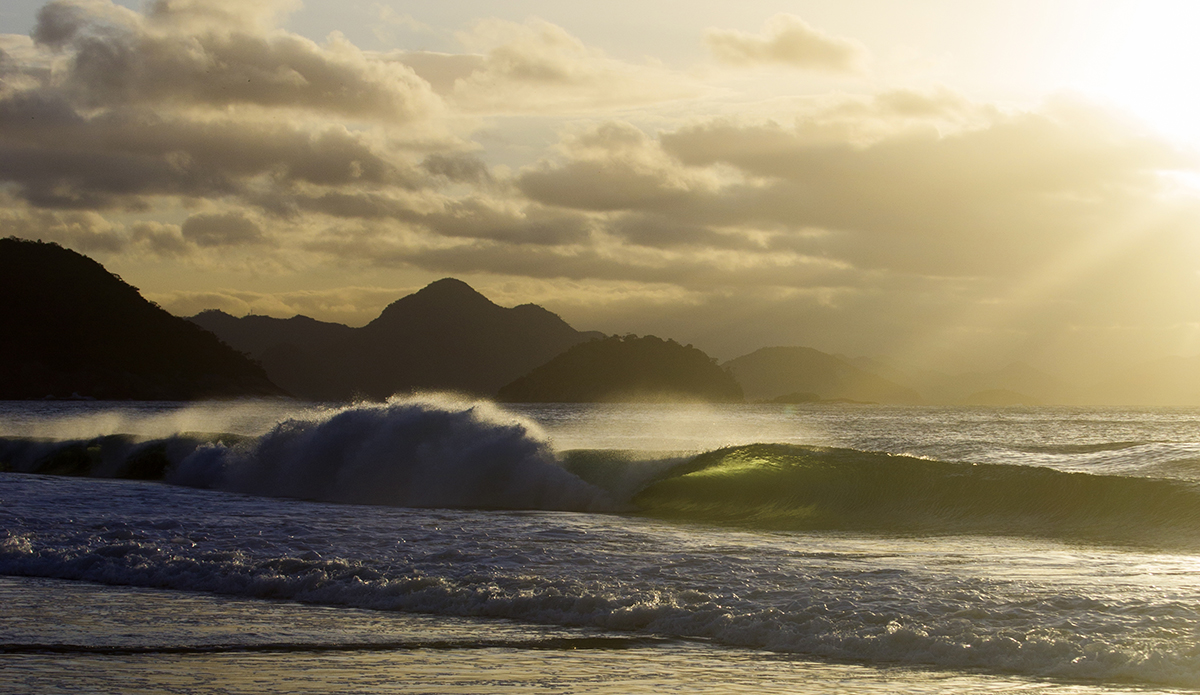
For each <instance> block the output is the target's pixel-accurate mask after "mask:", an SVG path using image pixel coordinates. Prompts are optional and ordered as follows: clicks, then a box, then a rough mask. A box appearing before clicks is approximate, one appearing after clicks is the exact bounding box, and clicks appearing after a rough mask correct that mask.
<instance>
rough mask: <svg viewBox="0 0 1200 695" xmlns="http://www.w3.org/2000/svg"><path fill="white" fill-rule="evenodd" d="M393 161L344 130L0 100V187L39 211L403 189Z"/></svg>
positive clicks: (54, 100)
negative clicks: (298, 189) (293, 189)
mask: <svg viewBox="0 0 1200 695" xmlns="http://www.w3.org/2000/svg"><path fill="white" fill-rule="evenodd" d="M390 159H391V158H390V157H388V156H387V155H386V154H384V153H383V152H381V151H380V149H379V148H378V147H377V146H376V145H375V144H373V143H372V142H371V141H370V139H369V138H368V137H367V136H365V135H363V134H356V133H351V132H350V131H348V130H346V129H345V128H344V127H341V126H319V127H316V128H314V127H311V126H301V125H299V124H291V123H289V122H287V121H284V122H271V121H269V120H258V119H245V118H243V119H234V118H229V117H216V118H213V119H203V120H193V119H188V118H179V117H172V116H171V115H170V113H169V112H168V113H166V114H156V113H151V112H148V111H142V110H126V109H112V110H108V111H103V112H100V113H97V114H94V115H84V114H83V113H80V112H79V111H76V109H75V108H74V107H73V106H72V105H71V104H70V103H69V102H67V101H66V100H64V99H63V98H62V97H61V95H57V94H55V93H54V92H53V91H26V92H21V93H18V94H14V95H12V96H10V97H8V98H0V181H7V182H11V183H14V184H16V185H17V186H18V188H19V190H20V191H21V195H22V196H23V197H24V198H25V199H26V200H28V201H29V202H31V203H33V204H35V205H38V206H41V207H50V208H84V209H104V208H113V207H130V206H133V207H139V206H140V207H145V206H146V205H147V204H148V202H147V201H146V200H141V198H142V197H147V196H150V197H153V196H201V197H221V196H231V195H239V194H243V193H245V192H247V191H248V190H250V189H252V188H254V187H258V186H262V185H271V184H272V183H273V184H274V185H278V186H289V185H292V184H297V183H308V184H313V185H320V186H339V185H372V184H374V185H401V186H404V185H415V181H416V180H417V179H419V178H421V177H420V176H419V175H416V174H415V173H414V172H413V171H411V170H409V169H407V168H406V167H399V166H397V165H396V164H394V163H393V162H392V161H390ZM263 177H266V179H265V180H264V179H263Z"/></svg>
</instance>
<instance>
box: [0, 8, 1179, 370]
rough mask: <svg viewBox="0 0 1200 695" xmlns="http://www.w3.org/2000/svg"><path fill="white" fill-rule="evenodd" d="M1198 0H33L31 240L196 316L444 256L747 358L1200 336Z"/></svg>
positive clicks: (25, 170) (608, 322) (352, 312)
mask: <svg viewBox="0 0 1200 695" xmlns="http://www.w3.org/2000/svg"><path fill="white" fill-rule="evenodd" d="M1197 25H1200V4H1197V3H1191V2H1183V1H1179V2H1152V1H1142V2H1126V1H1124V0H1089V1H1087V2H1084V1H1082V0H1037V1H1036V2H1034V1H1026V0H1004V1H992V0H975V1H973V2H970V3H964V2H958V1H951V0H911V1H910V2H904V3H897V2H885V1H882V0H839V1H837V2H833V1H827V2H816V1H803V0H792V1H783V0H747V1H745V2H739V3H728V2H695V1H691V2H683V1H676V0H661V1H659V0H641V1H640V2H636V3H635V2H629V1H627V0H614V1H612V2H608V3H563V2H550V1H547V0H514V1H507V2H484V1H481V0H474V1H469V0H438V1H437V2H430V1H426V0H421V1H417V0H414V1H412V2H400V1H397V0H337V1H334V0H307V1H305V2H303V3H302V2H299V1H294V0H277V1H273V2H257V3H246V2H242V1H240V0H153V1H149V2H141V1H132V0H130V1H127V2H126V1H123V2H119V3H114V2H110V1H109V0H54V1H52V2H49V3H45V2H41V1H40V0H38V1H31V0H6V1H5V3H4V4H3V5H2V6H0V234H3V235H5V236H8V235H13V236H18V237H23V238H33V239H43V240H48V241H56V242H58V243H61V244H63V245H64V246H67V247H69V248H73V249H76V250H78V251H80V252H82V253H85V254H88V255H90V256H92V257H94V258H96V259H97V260H99V261H101V262H102V263H104V264H105V265H106V267H108V268H109V269H110V270H111V271H113V272H116V273H118V274H119V275H121V276H122V277H123V278H124V279H125V280H126V281H128V282H130V283H131V284H133V285H135V286H136V287H138V288H140V289H141V290H142V292H143V294H144V295H145V296H147V297H148V298H150V299H152V300H154V301H156V302H158V303H159V304H160V305H162V306H163V307H164V308H166V309H168V310H169V311H171V312H173V313H175V314H178V315H184V316H186V315H191V314H194V313H197V312H199V311H202V310H205V309H222V310H224V311H227V312H229V313H232V314H234V315H244V314H246V313H256V314H266V315H271V316H279V317H288V316H292V315H295V314H304V315H307V316H312V317H314V318H317V319H322V320H329V321H338V322H342V323H347V324H350V325H362V324H364V323H366V322H368V321H370V320H371V319H372V318H374V317H375V316H377V315H378V313H379V311H380V310H381V309H382V308H383V307H385V306H386V305H387V304H389V303H390V302H392V301H394V300H395V299H397V298H399V297H401V296H404V295H405V294H408V293H411V292H412V291H415V290H416V289H419V288H420V287H422V286H424V285H425V284H428V283H429V282H432V281H433V280H436V279H439V278H442V277H457V278H460V279H462V280H465V281H467V282H468V283H470V284H471V285H472V286H474V287H475V288H476V289H478V290H480V291H481V292H483V293H484V294H485V295H487V296H488V297H489V298H491V299H492V300H493V301H496V302H497V303H499V304H502V305H505V306H512V305H516V304H522V303H527V302H533V303H537V304H541V305H543V306H545V307H547V308H549V309H550V310H552V311H555V312H556V313H558V314H559V315H560V316H562V317H563V318H564V319H565V320H567V321H568V322H569V323H571V324H572V325H573V326H575V327H576V328H578V329H581V330H600V331H605V332H608V333H620V334H626V333H637V334H646V333H652V334H655V335H659V336H661V337H668V338H674V339H675V340H678V341H679V342H681V343H691V344H694V345H695V346H696V347H699V348H701V349H703V350H705V351H707V352H708V353H709V354H711V355H713V356H715V357H718V358H721V359H730V358H733V357H737V356H739V355H742V354H746V353H748V352H751V351H753V350H755V349H757V348H760V347H765V346H774V345H804V346H810V347H815V348H817V349H820V350H825V351H828V352H834V353H840V354H845V355H849V356H860V355H861V356H872V357H883V358H889V359H893V360H896V361H897V362H900V363H904V364H913V365H922V366H927V367H936V368H939V369H944V370H948V371H963V370H969V369H994V368H998V367H1001V366H1003V365H1006V364H1009V363H1011V362H1014V361H1022V362H1026V363H1028V364H1031V365H1034V366H1036V367H1040V368H1043V369H1046V370H1049V371H1052V372H1055V373H1059V374H1063V375H1067V376H1077V377H1093V378H1094V377H1096V376H1097V375H1100V374H1103V373H1104V372H1105V371H1106V370H1111V369H1114V368H1116V367H1115V366H1116V365H1122V364H1128V363H1130V362H1138V361H1142V360H1147V359H1151V358H1156V357H1160V356H1166V355H1183V356H1190V355H1195V354H1197V353H1200V243H1198V242H1200V96H1197V92H1196V90H1195V86H1194V85H1195V79H1194V75H1193V73H1194V72H1195V69H1196V67H1197V66H1200V45H1198V44H1197V42H1195V41H1194V40H1192V37H1191V36H1190V34H1189V32H1190V31H1191V29H1192V28H1193V27H1195V26H1197Z"/></svg>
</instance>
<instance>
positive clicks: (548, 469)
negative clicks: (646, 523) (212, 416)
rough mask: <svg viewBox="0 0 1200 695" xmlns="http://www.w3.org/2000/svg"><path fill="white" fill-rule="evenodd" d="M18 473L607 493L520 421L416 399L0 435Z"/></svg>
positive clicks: (542, 504) (518, 505)
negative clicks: (254, 429) (168, 431)
mask: <svg viewBox="0 0 1200 695" xmlns="http://www.w3.org/2000/svg"><path fill="white" fill-rule="evenodd" d="M0 464H3V467H4V468H5V469H7V470H11V471H17V472H28V473H48V474H59V475H76V476H93V477H106V478H136V479H144V480H156V479H161V480H164V481H165V482H168V483H172V484H176V485H184V486H187V487H196V488H202V489H212V490H223V491H228V492H240V493H246V494H253V495H262V496H268V497H290V498H298V499H308V500H319V501H326V502H341V503H350V504H375V505H389V506H403V507H448V508H474V509H548V510H576V511H601V510H610V509H612V508H613V504H612V501H611V500H610V499H609V497H608V495H607V494H606V493H605V492H604V491H602V490H600V489H599V488H596V487H595V486H592V485H590V484H588V483H586V482H584V481H583V480H580V479H579V478H578V477H576V476H574V475H572V474H571V473H569V472H567V471H566V470H564V469H563V468H562V467H561V466H560V465H559V463H558V460H557V458H556V457H555V454H554V452H553V450H552V448H551V446H550V443H549V440H548V438H547V437H546V435H545V434H544V433H543V432H542V431H541V429H540V428H539V427H538V425H537V424H536V423H534V422H533V421H532V420H528V419H525V418H521V417H518V416H516V415H513V414H511V413H508V412H505V411H503V410H501V409H500V408H498V407H496V406H495V405H493V404H491V403H487V402H480V401H472V400H466V399H460V398H455V397H453V396H448V395H441V396H439V395H428V396H422V397H413V398H396V399H392V400H390V401H388V402H386V403H382V404H371V403H360V404H355V405H352V406H348V407H345V408H341V409H334V410H329V411H324V412H315V413H310V414H307V415H306V416H304V417H299V418H292V419H287V420H284V421H282V422H280V423H278V424H276V425H275V427H274V428H272V429H271V430H270V431H268V432H267V433H265V434H263V435H261V436H258V437H251V436H241V435H233V434H198V433H181V434H177V435H175V436H171V437H167V438H163V439H153V440H144V441H143V440H139V439H138V438H136V437H133V436H130V435H120V434H115V435H107V436H102V437H97V438H94V439H89V440H74V441H65V442H58V441H47V440H42V439H14V438H10V439H0Z"/></svg>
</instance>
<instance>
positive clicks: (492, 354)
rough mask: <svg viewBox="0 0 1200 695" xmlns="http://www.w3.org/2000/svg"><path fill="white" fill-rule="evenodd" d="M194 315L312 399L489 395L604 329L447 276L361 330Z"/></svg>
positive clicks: (288, 386) (308, 321)
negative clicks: (503, 300) (497, 299)
mask: <svg viewBox="0 0 1200 695" xmlns="http://www.w3.org/2000/svg"><path fill="white" fill-rule="evenodd" d="M192 320H193V321H195V322H196V323H197V324H199V325H202V326H205V327H206V328H209V329H210V330H212V331H213V332H215V333H216V334H217V335H218V336H220V337H221V338H222V339H223V340H226V341H227V342H229V344H231V345H233V346H234V347H237V348H239V349H242V350H245V351H247V352H248V353H249V354H251V355H252V356H254V357H256V358H258V359H259V360H261V361H262V363H263V366H264V367H265V368H266V370H267V374H268V375H269V376H270V377H271V378H272V380H274V381H275V382H276V383H278V384H279V385H280V386H282V387H283V388H285V389H287V390H288V391H290V392H291V393H294V394H295V395H297V396H299V397H302V398H311V399H315V400H345V399H349V398H354V397H361V396H365V397H370V398H386V397H388V396H390V395H392V394H394V393H398V392H407V391H414V390H452V391H462V392H466V393H472V394H479V395H486V396H492V395H494V394H495V393H496V391H497V389H499V388H500V387H501V386H503V385H505V384H507V383H508V382H510V381H512V380H513V379H516V378H517V377H519V376H521V375H522V374H526V373H528V372H529V371H530V370H532V369H533V368H535V367H537V366H538V365H541V364H544V363H545V362H546V361H547V360H549V359H550V358H552V357H554V356H555V355H557V354H559V353H561V352H562V351H563V350H566V349H567V348H569V347H571V346H572V345H576V344H578V343H580V342H583V341H586V340H590V339H592V338H595V337H599V336H601V335H602V334H600V333H587V332H580V331H577V330H575V329H574V328H572V327H571V326H570V325H568V324H567V323H566V322H565V321H563V320H562V319H561V318H559V317H558V316H557V315H556V314H554V313H552V312H550V311H547V310H546V309H543V308H542V307H539V306H536V305H534V304H523V305H521V306H517V307H512V308H505V307H501V306H498V305H496V304H495V303H493V302H492V301H491V300H489V299H488V298H487V297H484V296H483V295H482V294H480V293H479V292H476V291H475V290H474V289H472V288H471V286H470V285H468V284H467V283H465V282H462V281H460V280H455V279H453V278H446V279H443V280H438V281H437V282H434V283H431V284H430V285H428V286H427V287H425V288H424V289H422V290H420V291H418V292H416V293H414V294H411V295H409V296H407V297H403V298H401V299H399V300H397V301H395V302H393V303H392V304H391V305H389V306H388V307H387V308H385V309H384V310H383V312H382V313H381V314H380V315H379V316H378V317H377V318H376V319H375V320H374V321H372V322H371V323H369V324H367V325H366V326H363V327H361V328H351V327H349V326H343V325H341V324H336V323H325V322H321V321H316V320H313V319H310V318H308V317H304V316H296V317H293V318H290V319H272V318H268V317H265V316H246V317H243V318H240V319H239V318H234V317H232V316H229V315H228V314H224V313H221V312H204V313H202V314H198V315H196V316H194V317H192Z"/></svg>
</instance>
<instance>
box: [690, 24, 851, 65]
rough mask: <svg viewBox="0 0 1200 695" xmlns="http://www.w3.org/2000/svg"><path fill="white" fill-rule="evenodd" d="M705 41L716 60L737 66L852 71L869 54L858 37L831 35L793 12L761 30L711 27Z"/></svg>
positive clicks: (706, 33)
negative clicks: (751, 31) (773, 65)
mask: <svg viewBox="0 0 1200 695" xmlns="http://www.w3.org/2000/svg"><path fill="white" fill-rule="evenodd" d="M704 43H705V44H706V45H707V46H708V49H709V50H710V51H712V53H713V55H714V56H716V58H717V60H719V61H721V62H723V63H726V64H729V65H736V66H753V65H767V64H775V65H786V66H789V67H793V68H801V69H806V70H820V71H824V72H832V73H846V74H853V73H858V72H862V71H863V70H864V66H865V64H866V62H867V60H868V58H869V53H868V51H867V49H866V48H865V47H864V46H863V45H862V44H860V43H858V42H857V41H853V40H851V39H845V38H841V37H837V36H830V35H829V34H825V33H823V32H821V31H818V30H817V29H814V28H813V27H812V26H810V25H809V24H808V23H807V22H805V21H804V20H803V19H800V18H799V17H797V16H795V15H791V14H777V15H775V16H774V17H772V18H771V19H769V20H767V23H766V24H765V25H763V31H762V33H761V34H748V33H746V32H742V31H731V30H723V29H709V30H708V31H707V32H705V34H704Z"/></svg>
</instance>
